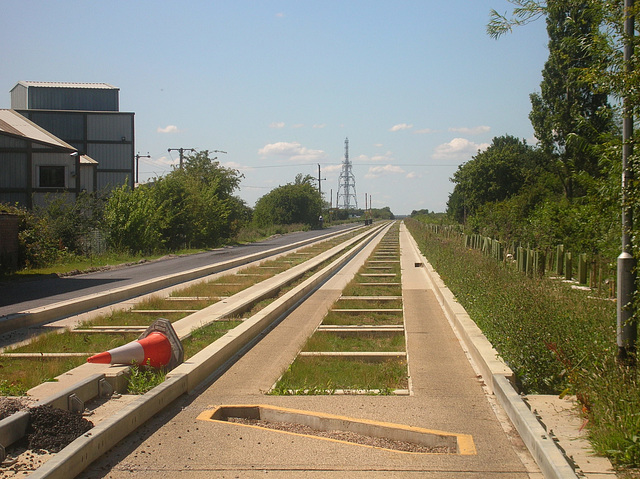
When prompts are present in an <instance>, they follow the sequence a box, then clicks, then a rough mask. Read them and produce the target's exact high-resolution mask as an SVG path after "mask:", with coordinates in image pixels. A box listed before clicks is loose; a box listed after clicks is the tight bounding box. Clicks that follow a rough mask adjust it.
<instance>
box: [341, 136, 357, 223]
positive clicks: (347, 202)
mask: <svg viewBox="0 0 640 479" xmlns="http://www.w3.org/2000/svg"><path fill="white" fill-rule="evenodd" d="M337 206H338V208H340V209H343V210H347V211H349V210H351V209H358V198H357V196H356V177H355V176H353V171H352V170H351V162H350V161H349V138H345V140H344V161H343V162H342V171H341V172H340V178H339V179H338V198H337Z"/></svg>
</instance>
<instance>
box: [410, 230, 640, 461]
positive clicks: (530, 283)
mask: <svg viewBox="0 0 640 479" xmlns="http://www.w3.org/2000/svg"><path fill="white" fill-rule="evenodd" d="M406 224H407V226H408V227H409V229H410V231H411V232H412V234H413V236H414V238H415V239H416V241H417V242H418V244H419V246H420V248H421V250H422V251H423V253H424V254H425V256H426V257H427V259H428V260H429V262H430V263H431V264H432V265H433V266H434V268H435V269H436V271H438V273H439V274H440V276H441V278H442V280H443V281H444V282H445V284H446V285H447V286H448V287H449V288H450V289H451V290H452V292H453V293H454V295H455V296H456V298H457V299H458V301H460V303H461V304H462V305H463V306H464V307H465V309H466V310H467V312H468V313H469V315H470V316H471V318H472V319H473V320H474V321H475V322H476V323H477V324H478V326H479V327H480V328H481V329H482V331H483V332H484V334H485V335H486V336H487V338H488V339H489V340H490V341H491V343H492V344H493V345H494V347H495V348H496V349H497V351H498V352H499V354H500V355H501V356H502V357H503V358H504V360H505V361H506V362H507V364H508V365H509V366H510V367H511V368H512V369H513V370H514V372H515V374H516V375H517V378H518V383H519V385H520V388H521V389H522V391H523V392H525V393H529V394H532V393H548V394H566V393H571V394H575V395H576V397H577V398H578V400H579V401H580V403H581V405H582V407H583V410H584V411H585V414H586V416H587V418H588V419H589V423H588V431H589V435H590V440H591V443H592V446H593V447H594V449H595V450H596V451H597V452H598V453H600V454H603V455H606V456H608V457H609V458H610V459H611V460H612V462H614V463H615V464H618V465H621V466H625V467H630V466H638V465H640V388H639V387H638V386H640V369H639V368H627V367H625V366H621V365H620V364H618V363H617V362H616V359H615V358H616V355H617V345H616V311H615V304H614V303H613V302H609V301H602V300H592V299H589V297H588V296H589V294H590V293H589V292H585V291H577V290H573V289H571V288H569V287H568V286H567V285H566V284H563V283H562V282H559V281H554V280H551V279H549V278H529V277H526V276H525V275H523V274H521V273H518V272H516V271H513V270H511V269H510V268H508V267H504V266H503V265H502V263H498V262H496V261H495V260H493V259H490V258H487V257H485V256H483V255H482V254H481V253H479V252H477V251H475V250H467V249H465V248H464V245H462V244H461V241H459V240H458V239H457V238H455V237H453V236H451V237H450V238H445V237H443V236H438V235H435V234H433V233H430V232H429V231H427V228H425V227H424V226H423V225H421V223H419V222H417V221H415V220H409V221H406Z"/></svg>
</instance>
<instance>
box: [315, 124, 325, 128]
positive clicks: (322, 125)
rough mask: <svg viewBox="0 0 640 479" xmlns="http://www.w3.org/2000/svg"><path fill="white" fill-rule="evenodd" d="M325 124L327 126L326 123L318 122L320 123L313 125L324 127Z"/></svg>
mask: <svg viewBox="0 0 640 479" xmlns="http://www.w3.org/2000/svg"><path fill="white" fill-rule="evenodd" d="M325 126H327V124H326V123H318V124H315V125H313V127H314V128H324V127H325Z"/></svg>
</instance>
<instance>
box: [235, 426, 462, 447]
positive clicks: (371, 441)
mask: <svg viewBox="0 0 640 479" xmlns="http://www.w3.org/2000/svg"><path fill="white" fill-rule="evenodd" d="M227 421H228V422H233V423H237V424H245V425H249V426H259V427H263V428H266V429H274V430H277V431H286V432H293V433H296V434H305V435H307V436H317V437H325V438H329V439H336V440H338V441H345V442H350V443H353V444H360V445H365V446H373V447H381V448H384V449H391V450H394V451H403V452H418V453H423V454H425V453H428V454H455V453H456V451H455V450H452V448H450V447H448V446H424V445H422V444H415V443H412V442H405V441H395V440H392V439H387V438H384V437H375V436H365V435H363V434H358V433H355V432H349V431H339V430H334V431H318V430H316V429H313V428H311V427H309V426H304V425H302V424H296V423H291V422H278V421H264V420H261V419H245V418H240V417H229V418H227Z"/></svg>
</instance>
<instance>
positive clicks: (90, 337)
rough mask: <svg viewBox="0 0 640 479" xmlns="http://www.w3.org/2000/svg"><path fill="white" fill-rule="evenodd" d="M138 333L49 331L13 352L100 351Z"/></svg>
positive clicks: (134, 337)
mask: <svg viewBox="0 0 640 479" xmlns="http://www.w3.org/2000/svg"><path fill="white" fill-rule="evenodd" d="M138 336H139V334H136V333H110V334H106V333H105V334H103V333H96V334H82V333H71V332H64V333H59V334H58V333H48V334H45V335H42V336H38V337H37V338H36V339H35V340H34V341H32V342H31V343H29V344H27V345H25V346H20V347H18V348H15V349H11V350H10V351H7V352H12V353H39V352H42V351H44V352H47V353H71V352H74V353H92V354H93V353H99V352H102V351H107V350H109V349H113V348H116V347H118V346H122V345H123V344H126V343H128V342H130V341H135V340H136V339H138Z"/></svg>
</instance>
